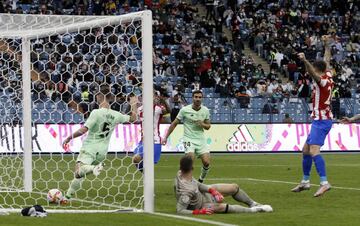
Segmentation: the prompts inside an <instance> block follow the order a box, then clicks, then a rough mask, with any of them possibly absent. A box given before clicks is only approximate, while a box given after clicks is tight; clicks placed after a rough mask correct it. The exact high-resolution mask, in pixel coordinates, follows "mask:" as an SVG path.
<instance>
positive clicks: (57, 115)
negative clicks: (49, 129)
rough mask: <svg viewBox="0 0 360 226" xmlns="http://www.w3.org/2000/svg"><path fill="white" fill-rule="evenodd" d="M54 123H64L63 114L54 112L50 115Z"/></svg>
mask: <svg viewBox="0 0 360 226" xmlns="http://www.w3.org/2000/svg"><path fill="white" fill-rule="evenodd" d="M50 118H51V122H52V123H62V120H61V114H60V113H59V112H57V111H56V112H52V113H51V115H50Z"/></svg>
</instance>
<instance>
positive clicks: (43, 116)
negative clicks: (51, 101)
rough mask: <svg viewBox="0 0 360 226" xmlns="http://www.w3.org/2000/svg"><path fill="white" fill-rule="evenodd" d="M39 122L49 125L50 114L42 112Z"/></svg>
mask: <svg viewBox="0 0 360 226" xmlns="http://www.w3.org/2000/svg"><path fill="white" fill-rule="evenodd" d="M39 121H40V122H41V123H48V122H50V113H48V112H41V113H40V119H39Z"/></svg>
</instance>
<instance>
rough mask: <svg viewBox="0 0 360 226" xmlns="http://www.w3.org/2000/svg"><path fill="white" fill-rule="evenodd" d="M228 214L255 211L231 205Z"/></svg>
mask: <svg viewBox="0 0 360 226" xmlns="http://www.w3.org/2000/svg"><path fill="white" fill-rule="evenodd" d="M227 212H228V213H253V212H254V210H253V209H251V208H248V207H243V206H240V205H229V208H228V210H227Z"/></svg>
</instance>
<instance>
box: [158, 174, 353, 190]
mask: <svg viewBox="0 0 360 226" xmlns="http://www.w3.org/2000/svg"><path fill="white" fill-rule="evenodd" d="M239 180H245V181H257V182H265V183H277V184H294V185H296V184H299V183H298V182H290V181H281V180H264V179H257V178H247V177H239V178H209V179H206V181H239ZM155 181H159V182H172V181H174V179H156V180H155ZM311 185H312V186H317V187H319V186H320V185H318V184H311ZM332 188H336V189H340V190H352V191H360V188H351V187H338V186H332Z"/></svg>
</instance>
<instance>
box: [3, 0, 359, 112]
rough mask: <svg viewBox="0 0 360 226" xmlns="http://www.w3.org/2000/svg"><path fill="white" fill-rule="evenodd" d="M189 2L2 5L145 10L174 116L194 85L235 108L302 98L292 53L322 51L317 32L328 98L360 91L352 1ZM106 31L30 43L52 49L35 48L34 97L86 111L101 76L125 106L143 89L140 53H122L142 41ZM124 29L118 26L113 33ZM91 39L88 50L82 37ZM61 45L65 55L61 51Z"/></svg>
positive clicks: (157, 79)
mask: <svg viewBox="0 0 360 226" xmlns="http://www.w3.org/2000/svg"><path fill="white" fill-rule="evenodd" d="M187 2H189V3H186V2H184V1H178V0H171V1H170V0H169V1H165V0H160V1H150V0H145V1H140V0H128V1H125V0H117V1H115V0H108V1H104V0H77V1H69V0H65V1H59V0H52V1H50V0H18V1H14V0H7V1H3V2H2V3H3V4H0V12H11V13H19V14H22V13H28V14H29V13H30V14H73V15H119V14H124V13H129V12H134V11H139V10H143V9H151V10H152V12H153V19H154V21H153V33H154V54H153V56H154V59H153V61H154V62H153V63H154V85H155V89H156V90H159V91H160V93H161V94H162V96H163V97H164V98H168V99H169V102H170V104H171V106H172V108H173V109H174V110H173V112H172V117H174V116H175V115H176V112H177V111H178V109H179V108H180V107H181V106H183V105H184V104H186V103H187V98H186V97H187V95H186V93H189V92H191V91H193V90H198V89H202V90H207V91H211V92H212V91H214V92H215V95H211V96H209V97H215V98H231V99H232V100H234V99H235V100H237V102H236V103H234V102H231V104H232V106H233V105H234V104H235V105H237V106H239V107H240V108H247V107H248V106H249V103H250V102H251V99H250V98H251V97H270V98H271V99H272V101H273V102H274V103H275V102H282V101H283V100H286V99H289V98H293V97H301V98H309V97H310V95H311V80H310V78H309V77H308V76H307V74H306V73H305V71H304V66H303V65H302V64H301V62H300V61H299V60H298V58H297V56H296V53H298V52H305V53H306V56H307V57H308V58H309V59H311V60H315V59H319V58H321V57H322V53H323V45H322V42H321V36H322V35H324V34H332V35H333V37H334V40H335V41H334V42H333V44H332V53H333V58H332V61H331V65H332V67H333V73H334V74H335V76H334V78H335V82H336V84H337V86H336V88H335V90H334V95H335V97H341V98H343V97H351V96H352V93H354V92H359V93H360V86H359V84H360V83H359V82H358V81H357V79H360V76H359V72H360V70H359V67H360V65H359V62H360V61H359V58H360V51H359V50H360V45H359V39H360V35H359V29H360V21H359V20H360V12H359V10H358V4H356V3H357V2H358V1H357V0H345V1H340V0H320V1H319V0H318V1H315V0H305V1H300V0H277V1H274V0H237V1H236V0H227V1H218V0H203V1H197V0H192V1H187ZM200 4H202V5H204V6H205V7H206V11H207V12H206V16H200V13H199V9H198V7H200ZM225 28H226V29H230V31H231V34H232V36H231V38H230V37H228V36H227V35H225V31H224V29H225ZM109 29H110V31H108V32H107V31H106V30H105V31H104V34H102V35H99V36H97V34H96V31H91V32H90V33H91V35H92V38H89V39H85V40H84V35H87V37H89V36H88V34H89V31H87V32H85V33H84V34H78V35H76V36H66V35H64V36H61V37H54V38H53V40H51V42H49V40H44V43H36V44H35V46H34V50H35V51H36V48H37V47H38V49H39V50H40V49H43V47H44V48H45V49H48V50H49V51H50V52H54V51H55V52H56V53H57V54H52V55H51V56H49V55H48V56H46V52H45V53H44V56H43V55H41V54H36V52H35V53H34V54H33V56H32V59H33V62H35V61H36V62H38V63H36V64H35V65H34V68H36V69H38V70H39V71H43V70H44V69H45V72H44V73H41V74H40V80H39V81H36V82H34V84H33V88H34V91H35V92H34V95H37V96H36V97H33V98H34V99H45V98H49V99H51V100H53V101H58V100H60V99H61V100H63V101H65V102H66V103H67V104H70V102H71V101H75V102H77V103H80V104H79V107H80V111H81V112H88V110H89V108H93V107H96V106H92V104H91V103H93V102H94V101H93V99H94V98H93V95H94V94H95V93H96V92H97V88H96V87H97V86H96V85H97V84H100V83H102V82H107V83H111V84H114V85H113V92H114V93H115V94H116V100H117V102H116V104H114V105H113V106H114V108H116V109H117V110H122V111H126V110H127V109H128V108H129V106H128V105H127V104H126V98H127V96H128V95H129V93H134V92H135V93H136V92H139V91H140V89H141V87H140V84H141V67H140V66H141V64H140V62H139V60H140V59H141V52H140V49H139V52H137V53H136V52H135V53H134V52H127V51H126V48H123V47H124V46H126V45H127V44H128V45H139V43H138V42H137V41H138V39H139V38H140V37H139V34H138V33H136V32H135V31H130V33H131V32H133V37H132V38H130V39H129V38H127V36H125V37H124V38H119V40H118V39H117V38H114V39H111V38H110V39H109V37H107V35H109V34H111V29H114V28H109ZM121 32H123V31H122V30H121V28H120V29H119V34H120V33H121ZM128 32H129V31H128ZM107 33H108V34H107ZM108 41H110V43H108ZM111 41H113V42H114V43H111ZM51 43H52V44H51ZM94 43H95V45H93V46H94V48H92V49H89V47H88V45H86V44H94ZM246 43H248V44H249V46H250V48H252V49H253V50H254V51H255V52H256V53H257V54H258V55H259V56H261V57H263V58H264V59H266V60H267V61H268V62H269V64H270V72H265V71H264V69H263V65H261V64H257V63H256V62H255V61H254V59H253V58H252V57H251V55H245V54H244V45H245V44H246ZM56 44H58V45H56ZM55 45H56V47H55ZM66 48H68V49H69V52H70V53H69V52H68V53H66V54H65V51H66ZM124 51H125V52H126V53H124ZM98 53H102V54H98ZM123 53H124V54H123ZM95 55H96V57H95ZM107 56H110V57H107ZM122 56H125V58H126V59H128V60H130V61H131V64H132V66H131V67H130V66H129V65H126V64H125V63H123V62H124V60H126V59H125V58H122ZM37 57H38V58H37ZM42 57H43V58H42ZM105 58H106V59H105ZM41 59H48V62H47V63H41ZM127 63H128V64H129V62H127ZM0 65H1V62H0ZM0 82H1V81H0ZM134 87H135V88H134ZM206 94H207V93H206V92H205V95H206ZM223 104H224V105H226V104H227V102H225V103H223ZM269 113H274V112H272V111H270V112H269Z"/></svg>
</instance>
